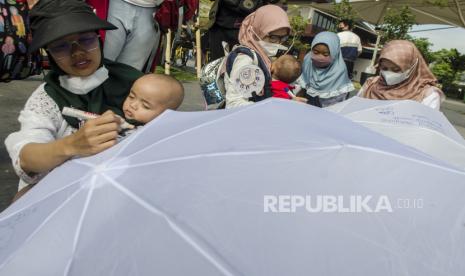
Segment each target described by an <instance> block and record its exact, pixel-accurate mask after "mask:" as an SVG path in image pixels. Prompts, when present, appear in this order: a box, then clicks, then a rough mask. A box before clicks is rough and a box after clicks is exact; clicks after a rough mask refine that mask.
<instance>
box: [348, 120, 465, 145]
mask: <svg viewBox="0 0 465 276" xmlns="http://www.w3.org/2000/svg"><path fill="white" fill-rule="evenodd" d="M354 121H355V122H357V123H364V124H370V125H381V126H389V127H406V126H405V125H392V124H389V123H380V122H370V121H361V120H354ZM407 126H408V127H414V128H415V129H420V130H425V131H428V132H430V133H433V134H438V135H439V136H442V138H445V139H447V140H449V141H451V142H453V143H454V144H457V145H458V146H461V147H465V145H464V144H461V143H459V142H458V141H455V140H454V139H452V138H450V137H449V136H447V135H445V134H443V133H442V132H439V131H436V130H432V129H430V128H427V127H422V126H416V125H407ZM373 131H374V130H373Z"/></svg>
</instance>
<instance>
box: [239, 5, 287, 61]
mask: <svg viewBox="0 0 465 276" xmlns="http://www.w3.org/2000/svg"><path fill="white" fill-rule="evenodd" d="M281 28H287V29H289V32H290V31H291V25H290V24H289V18H288V17H287V14H286V12H285V11H284V10H283V9H282V8H281V7H279V6H276V5H265V6H262V7H260V8H259V9H257V10H256V11H255V12H253V13H251V14H249V15H248V16H247V17H246V18H245V19H244V21H242V25H241V28H240V30H239V43H240V44H241V45H244V46H247V47H249V48H251V49H253V50H255V51H256V52H257V53H258V54H259V55H260V57H261V58H262V59H263V61H264V62H265V64H266V66H267V67H268V70H269V69H270V67H271V60H270V58H269V57H268V56H267V55H266V53H265V51H264V50H263V48H262V47H261V46H260V44H259V43H258V41H257V39H258V38H257V36H259V38H264V37H265V36H266V35H268V34H269V33H270V32H273V31H276V30H278V29H281Z"/></svg>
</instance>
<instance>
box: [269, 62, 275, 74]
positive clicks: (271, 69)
mask: <svg viewBox="0 0 465 276" xmlns="http://www.w3.org/2000/svg"><path fill="white" fill-rule="evenodd" d="M273 64H274V63H271V66H270V73H271V75H273V74H274V68H275V66H274V65H273Z"/></svg>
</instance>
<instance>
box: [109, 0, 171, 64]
mask: <svg viewBox="0 0 465 276" xmlns="http://www.w3.org/2000/svg"><path fill="white" fill-rule="evenodd" d="M161 2H163V0H111V1H110V8H109V11H108V19H107V20H108V22H110V23H111V24H113V25H115V26H116V27H118V29H117V30H112V31H107V32H106V37H105V46H104V50H103V52H104V55H105V58H107V59H110V60H113V61H117V62H121V63H124V64H127V65H130V66H132V67H134V68H136V69H138V70H142V69H143V67H144V65H145V63H146V62H147V60H148V59H149V57H150V53H151V52H152V51H153V50H154V48H155V47H156V45H158V40H159V39H160V30H159V28H158V25H157V23H156V21H155V20H154V13H155V7H156V6H158V5H160V4H161Z"/></svg>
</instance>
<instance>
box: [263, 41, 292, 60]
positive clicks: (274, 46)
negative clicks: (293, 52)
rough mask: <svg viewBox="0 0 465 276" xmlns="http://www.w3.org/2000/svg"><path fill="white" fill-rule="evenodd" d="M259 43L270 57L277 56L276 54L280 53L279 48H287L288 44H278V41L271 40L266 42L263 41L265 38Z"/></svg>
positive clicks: (284, 49)
mask: <svg viewBox="0 0 465 276" xmlns="http://www.w3.org/2000/svg"><path fill="white" fill-rule="evenodd" d="M258 44H260V46H261V47H262V48H263V50H265V53H266V55H267V56H269V57H275V56H276V54H278V51H279V50H283V51H286V50H287V47H286V46H283V45H281V44H278V43H271V42H266V41H263V40H259V41H258Z"/></svg>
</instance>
